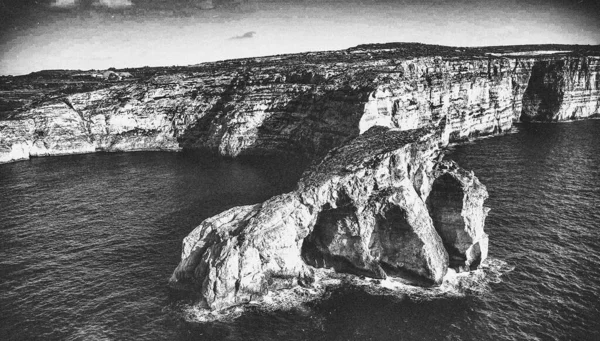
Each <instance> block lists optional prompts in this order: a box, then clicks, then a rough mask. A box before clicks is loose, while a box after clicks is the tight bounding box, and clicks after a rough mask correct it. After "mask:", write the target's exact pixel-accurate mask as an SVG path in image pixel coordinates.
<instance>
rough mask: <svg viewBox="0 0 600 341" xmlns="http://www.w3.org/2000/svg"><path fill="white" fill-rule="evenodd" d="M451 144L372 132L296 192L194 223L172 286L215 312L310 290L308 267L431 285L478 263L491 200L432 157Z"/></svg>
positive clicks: (425, 133) (435, 137)
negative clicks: (452, 269) (275, 293)
mask: <svg viewBox="0 0 600 341" xmlns="http://www.w3.org/2000/svg"><path fill="white" fill-rule="evenodd" d="M447 141H448V140H447V134H445V129H444V128H443V127H435V126H429V127H424V128H419V129H414V130H407V131H401V130H400V129H388V128H382V127H373V128H371V129H369V130H368V131H367V132H365V133H364V134H363V135H361V136H359V137H357V138H355V139H354V140H352V141H350V142H349V143H347V144H345V145H343V146H341V147H337V148H334V149H332V150H331V151H330V152H329V153H328V154H327V155H326V156H325V158H324V159H323V160H322V161H321V162H320V163H319V164H317V165H315V166H313V167H311V168H310V169H309V170H307V171H306V172H305V174H304V175H303V177H302V179H301V180H300V181H299V183H298V187H297V189H296V190H295V191H293V192H290V193H286V194H283V195H279V196H276V197H273V198H271V199H269V200H267V201H266V202H264V203H262V204H256V205H249V206H242V207H235V208H232V209H230V210H227V211H225V212H223V213H221V214H219V215H217V216H215V217H212V218H209V219H207V220H205V221H204V222H202V223H201V224H200V225H199V226H198V227H197V228H196V229H194V230H193V231H192V232H191V233H190V234H189V235H188V236H187V237H186V238H185V240H184V242H183V252H182V260H181V263H180V264H179V266H178V267H177V269H176V270H175V272H174V273H173V275H172V277H171V280H170V285H171V287H173V288H176V289H183V290H187V291H190V292H193V293H195V294H196V297H197V298H198V300H199V302H201V305H202V306H204V307H207V308H211V309H220V308H224V307H228V306H231V305H235V304H239V303H244V302H248V301H250V300H256V299H260V297H261V296H263V295H265V294H266V293H267V292H269V291H270V290H277V289H281V288H289V287H292V286H295V285H298V284H300V285H309V284H310V283H311V282H312V281H313V280H314V279H313V269H314V268H332V269H334V270H335V271H337V272H344V273H350V274H356V275H362V276H368V277H372V278H386V277H388V276H392V277H410V278H418V279H420V280H421V283H428V284H439V283H441V282H442V280H443V278H444V276H445V274H446V272H447V271H448V267H449V264H450V263H451V262H453V263H455V264H457V261H458V262H459V263H460V264H457V265H456V267H457V268H459V270H461V268H460V267H463V268H464V267H465V266H466V267H469V266H473V267H476V265H477V264H478V263H479V262H481V261H482V260H483V259H485V257H486V256H487V236H486V234H485V233H484V231H483V221H484V219H485V215H486V213H487V209H486V208H485V207H484V206H483V200H484V199H485V198H486V197H487V192H486V190H485V187H484V186H483V185H482V184H481V183H479V181H478V180H477V178H475V177H474V176H473V174H472V173H469V172H466V171H464V170H461V169H460V168H458V166H456V165H455V164H448V163H446V162H442V163H439V162H436V161H435V160H436V159H437V158H438V156H439V153H440V148H441V147H442V146H443V145H445V144H446V143H447ZM457 198H459V199H460V204H459V203H456V202H455V201H456V199H457ZM461 217H462V218H464V219H461ZM462 270H465V269H462Z"/></svg>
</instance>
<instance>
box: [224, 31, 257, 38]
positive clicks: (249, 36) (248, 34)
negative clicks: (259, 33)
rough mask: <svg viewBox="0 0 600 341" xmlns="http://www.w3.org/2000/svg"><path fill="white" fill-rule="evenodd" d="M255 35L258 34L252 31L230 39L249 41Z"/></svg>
mask: <svg viewBox="0 0 600 341" xmlns="http://www.w3.org/2000/svg"><path fill="white" fill-rule="evenodd" d="M255 34H256V32H254V31H250V32H246V33H244V34H242V35H241V36H235V37H231V38H229V39H249V38H252V37H254V35H255Z"/></svg>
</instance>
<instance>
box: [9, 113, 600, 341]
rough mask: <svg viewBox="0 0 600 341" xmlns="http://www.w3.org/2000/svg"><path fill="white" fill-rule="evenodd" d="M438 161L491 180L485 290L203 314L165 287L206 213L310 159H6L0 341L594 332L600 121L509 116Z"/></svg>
mask: <svg viewBox="0 0 600 341" xmlns="http://www.w3.org/2000/svg"><path fill="white" fill-rule="evenodd" d="M446 158H448V159H452V160H455V161H457V162H458V163H459V164H460V165H461V166H462V167H463V168H466V169H469V170H473V171H474V172H475V174H476V176H477V177H479V179H480V180H481V182H482V183H484V184H485V185H486V186H487V189H488V191H489V194H490V197H489V199H488V200H487V201H486V206H488V207H490V208H491V211H490V213H489V216H488V218H487V221H486V228H485V229H486V232H487V233H488V234H489V236H490V251H489V253H490V255H489V257H490V261H491V263H492V264H496V265H498V264H499V266H496V267H494V268H493V269H491V268H490V269H488V270H486V271H487V272H488V274H487V275H488V277H489V278H493V280H490V281H487V282H485V283H484V284H482V286H483V287H481V286H480V288H479V289H478V290H463V291H460V293H458V294H456V295H436V294H434V293H432V294H431V295H424V294H422V293H421V294H419V295H411V294H398V293H394V292H390V291H389V290H387V291H377V290H370V289H369V288H366V287H361V286H343V285H342V286H337V287H335V288H332V289H331V290H329V291H328V292H327V295H325V296H324V297H323V298H322V299H320V300H316V301H310V302H305V303H302V304H298V305H297V306H292V307H291V308H286V309H279V310H277V309H275V310H273V309H270V310H266V309H260V308H256V309H248V310H247V311H245V312H244V313H243V314H239V315H238V316H237V317H236V318H231V319H224V320H216V321H210V322H198V321H194V320H190V318H189V317H186V314H185V313H184V312H185V310H186V309H189V307H190V306H189V302H187V301H186V300H185V299H181V298H180V297H174V296H173V295H172V293H171V292H170V291H169V290H168V288H167V282H168V280H169V277H170V276H171V274H172V271H173V270H174V269H175V267H176V266H177V264H178V262H179V259H180V255H181V242H182V239H183V238H184V237H185V236H186V235H187V234H188V233H189V232H190V231H191V230H192V229H193V228H194V227H195V226H197V225H198V224H199V223H200V222H201V221H202V220H203V219H205V218H207V217H210V216H212V215H214V214H217V213H219V212H221V211H223V210H225V209H228V208H230V207H233V206H238V205H245V204H253V203H257V202H261V201H263V200H265V199H267V198H269V197H271V196H273V195H276V194H280V193H285V192H288V191H290V190H292V189H294V187H295V184H296V181H297V180H298V179H299V178H300V176H301V174H302V171H303V170H304V169H305V168H306V167H307V166H308V165H309V163H308V161H305V160H297V159H291V158H290V159H281V158H278V159H275V158H268V159H253V160H244V159H242V160H231V159H222V158H214V157H210V156H206V155H202V154H196V153H186V152H184V153H168V152H136V153H99V154H88V155H72V156H62V157H43V158H35V159H32V160H28V161H22V162H16V163H11V164H3V165H0V340H136V341H141V340H311V341H314V340H600V299H599V295H600V120H590V121H577V122H572V123H559V124H529V125H525V124H517V125H516V126H515V128H514V129H513V131H512V132H511V133H509V134H506V135H504V136H497V137H492V138H486V139H482V140H477V141H474V142H469V143H466V144H460V145H456V146H453V147H451V148H449V149H448V151H447V155H446Z"/></svg>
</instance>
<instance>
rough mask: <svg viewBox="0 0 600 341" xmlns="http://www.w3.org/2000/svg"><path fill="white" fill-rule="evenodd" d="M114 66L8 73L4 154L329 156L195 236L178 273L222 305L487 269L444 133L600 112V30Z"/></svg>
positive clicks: (428, 280) (480, 204)
mask: <svg viewBox="0 0 600 341" xmlns="http://www.w3.org/2000/svg"><path fill="white" fill-rule="evenodd" d="M113 72H116V71H113ZM119 72H120V73H119V74H127V75H128V76H127V77H125V78H122V77H120V78H118V79H117V78H114V77H113V79H110V77H108V78H107V79H100V80H99V79H98V77H97V76H96V75H97V74H98V73H97V72H91V71H90V72H74V71H50V72H41V73H38V74H32V75H28V76H22V77H2V78H1V79H0V85H1V87H0V91H1V92H0V93H1V94H2V97H1V98H2V100H1V102H0V104H1V105H0V108H1V109H2V111H1V112H0V115H1V116H0V118H1V120H0V162H12V161H17V160H24V159H28V158H30V157H35V156H45V155H63V154H75V153H89V152H96V151H133V150H173V151H174V150H182V149H200V150H205V151H208V152H210V153H213V154H218V155H223V156H229V157H237V156H248V155H249V156H253V155H254V156H257V155H281V154H291V155H299V156H300V155H301V156H309V157H312V158H313V159H314V160H319V162H317V163H315V164H314V165H313V166H312V167H310V168H309V169H308V170H306V172H305V173H304V175H303V176H302V178H301V179H300V181H299V182H298V185H297V188H296V189H295V190H294V191H292V192H290V193H286V194H282V195H278V196H275V197H273V198H271V199H269V200H267V201H265V202H263V203H259V204H255V205H248V206H241V207H234V208H232V209H229V210H227V211H225V212H222V213H220V214H218V215H216V216H214V217H211V218H208V219H206V220H205V221H203V222H202V223H201V224H200V225H199V226H198V227H197V228H196V229H194V230H193V231H192V232H191V233H190V234H189V235H188V236H187V237H186V238H185V240H184V242H183V251H182V258H181V262H180V264H179V266H178V267H177V269H176V270H175V271H174V273H173V275H172V277H171V279H170V281H169V285H170V287H171V288H172V289H175V290H178V291H183V292H186V293H190V294H191V295H192V296H193V297H194V299H195V302H196V304H197V306H198V307H201V308H205V309H208V310H213V311H214V310H221V309H226V308H229V307H232V306H236V305H239V304H246V303H249V302H255V301H257V300H258V301H260V300H261V299H263V298H265V297H268V295H269V294H270V293H273V292H275V291H278V290H281V289H289V288H293V287H297V286H300V287H304V288H311V287H315V285H317V284H315V282H317V281H318V278H319V277H320V275H319V276H317V275H316V274H322V270H323V269H329V270H333V271H335V272H336V273H344V274H348V276H362V277H368V278H372V279H375V280H387V279H389V278H402V279H404V280H406V281H408V282H412V283H415V284H418V285H427V286H439V285H441V284H442V283H444V281H445V278H446V279H447V276H448V274H449V273H452V274H455V273H468V272H469V271H473V270H476V269H478V268H479V266H480V265H481V264H482V263H483V262H484V261H485V260H486V257H487V253H488V251H487V248H488V236H487V234H486V233H485V231H484V221H485V217H486V215H487V212H488V210H489V209H488V208H486V207H485V206H484V201H485V199H486V198H487V191H486V189H485V186H484V185H483V184H481V183H480V182H479V180H478V179H477V178H476V177H475V176H474V174H473V173H472V172H469V171H465V170H463V169H461V168H460V167H459V166H458V165H457V164H455V163H453V162H449V161H442V153H443V149H444V147H446V146H448V144H449V143H456V142H460V141H464V140H469V139H473V138H477V137H480V136H486V135H496V134H501V133H504V132H507V131H509V130H510V128H511V127H512V125H513V123H514V122H519V121H521V122H556V121H565V120H574V119H583V118H589V117H594V116H597V115H599V114H600V77H599V73H600V47H598V46H561V45H553V46H519V47H514V46H513V47H489V48H455V47H444V46H433V45H422V44H379V45H364V46H358V47H355V48H352V49H348V50H343V51H330V52H315V53H305V54H297V55H283V56H272V57H262V58H252V59H242V60H232V61H224V62H217V63H207V64H201V65H197V66H190V67H178V68H153V69H151V68H143V69H131V70H120V71H119ZM129 76H131V77H129ZM329 270H328V271H329Z"/></svg>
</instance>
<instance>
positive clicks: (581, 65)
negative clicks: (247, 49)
mask: <svg viewBox="0 0 600 341" xmlns="http://www.w3.org/2000/svg"><path fill="white" fill-rule="evenodd" d="M599 55H600V53H599V49H598V47H589V46H516V47H515V46H513V47H488V48H455V47H445V46H435V45H423V44H380V45H363V46H358V47H355V48H352V49H348V50H343V51H329V52H315V53H305V54H296V55H283V56H273V57H263V58H251V59H240V60H232V61H224V62H217V63H206V64H201V65H197V66H190V67H177V68H142V69H129V70H122V71H121V73H126V74H128V75H130V76H131V77H129V76H128V77H126V78H122V79H112V80H111V79H104V78H98V77H96V76H97V74H99V73H98V72H95V71H90V72H81V71H78V72H74V71H48V72H40V73H36V74H31V75H28V76H22V77H0V162H9V161H15V160H21V159H27V158H29V157H34V156H42V155H62V154H73V153H88V152H94V151H131V150H181V149H183V148H191V149H205V150H208V151H210V152H212V153H216V154H220V155H224V156H232V157H235V156H238V155H264V154H276V153H282V152H285V153H296V154H303V155H305V156H311V157H312V156H315V155H317V156H322V155H324V154H325V153H326V152H327V151H328V150H329V149H331V148H332V147H335V146H339V145H341V144H343V143H345V142H346V141H349V140H350V139H352V138H354V137H356V136H358V134H359V133H360V132H361V131H366V130H368V129H369V128H370V127H372V126H374V125H382V126H387V127H395V128H400V129H415V128H419V127H424V126H427V125H429V124H432V123H438V122H440V121H441V120H442V118H445V120H447V121H448V127H449V129H450V130H451V131H450V136H451V139H452V140H454V141H458V140H463V139H469V138H473V137H476V136H480V135H489V134H496V133H501V132H505V131H507V130H509V129H510V128H511V126H512V124H513V122H515V121H518V120H519V119H521V120H523V121H532V120H533V121H537V120H539V121H556V120H565V119H579V118H585V117H589V116H593V115H597V114H598V106H599V98H600V84H599V79H600V77H598V72H600V66H599V60H600V58H599ZM113 72H114V71H113Z"/></svg>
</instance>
